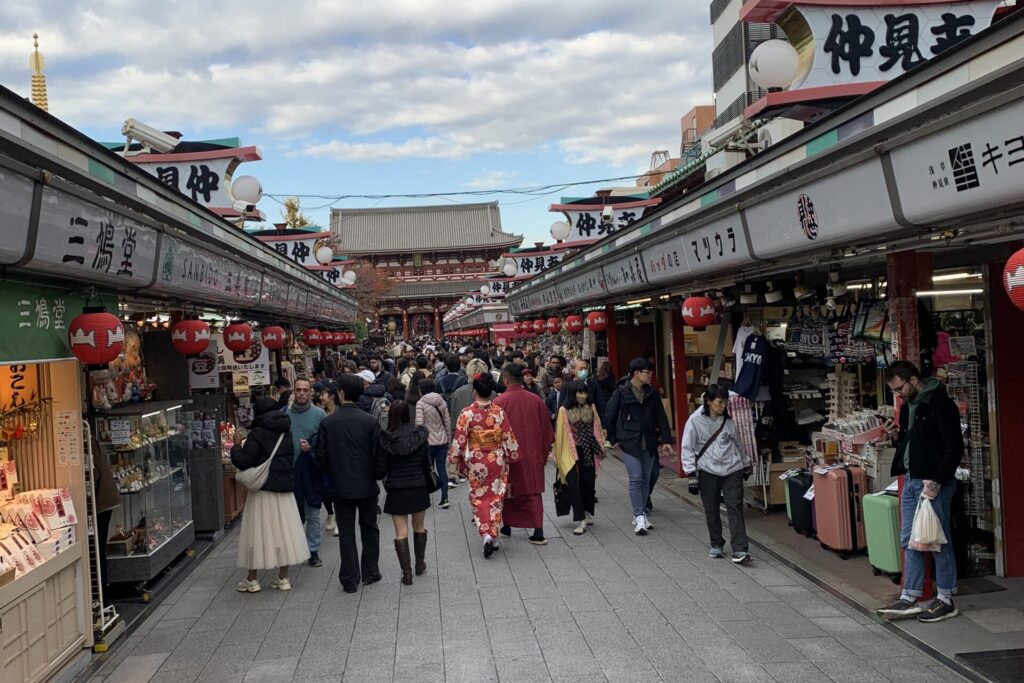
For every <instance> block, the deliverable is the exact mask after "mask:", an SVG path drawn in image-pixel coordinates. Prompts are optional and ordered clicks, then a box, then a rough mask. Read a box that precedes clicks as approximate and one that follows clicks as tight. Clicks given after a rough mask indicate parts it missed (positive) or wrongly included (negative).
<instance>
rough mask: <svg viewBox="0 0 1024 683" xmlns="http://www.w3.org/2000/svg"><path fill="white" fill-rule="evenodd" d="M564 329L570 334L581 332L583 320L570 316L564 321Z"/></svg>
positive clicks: (576, 316)
mask: <svg viewBox="0 0 1024 683" xmlns="http://www.w3.org/2000/svg"><path fill="white" fill-rule="evenodd" d="M565 329H567V330H568V331H569V332H571V333H572V334H576V333H577V332H582V331H583V318H581V317H580V316H578V315H570V316H569V317H568V318H566V319H565Z"/></svg>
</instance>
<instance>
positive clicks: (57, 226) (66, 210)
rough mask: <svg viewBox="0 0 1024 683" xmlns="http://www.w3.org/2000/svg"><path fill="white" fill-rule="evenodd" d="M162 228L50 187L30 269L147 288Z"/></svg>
mask: <svg viewBox="0 0 1024 683" xmlns="http://www.w3.org/2000/svg"><path fill="white" fill-rule="evenodd" d="M156 244H157V231H156V229H154V228H152V227H150V226H149V225H147V224H145V223H143V222H141V221H138V220H136V219H134V218H132V217H131V216H128V215H125V214H122V213H120V212H117V211H114V210H112V209H110V208H107V207H105V206H101V205H99V204H94V203H92V202H87V201H85V200H83V199H81V198H80V197H78V196H76V195H73V194H70V193H67V192H63V191H61V190H58V189H56V188H54V187H50V186H47V187H46V188H44V190H43V201H42V207H41V208H40V212H39V239H37V240H36V248H35V253H34V254H33V255H32V259H31V260H30V261H29V262H28V263H27V264H25V268H26V269H27V270H34V271H41V272H45V273H49V274H52V275H55V276H57V277H60V278H62V279H68V280H77V281H79V282H85V283H88V282H104V283H109V284H116V285H119V286H124V287H129V288H130V287H132V286H135V287H141V286H145V285H148V284H149V283H150V281H151V280H152V279H153V268H154V264H155V261H156Z"/></svg>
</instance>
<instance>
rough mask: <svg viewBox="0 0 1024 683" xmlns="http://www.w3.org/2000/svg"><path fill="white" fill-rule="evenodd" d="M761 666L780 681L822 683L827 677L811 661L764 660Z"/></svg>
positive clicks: (788, 682)
mask: <svg viewBox="0 0 1024 683" xmlns="http://www.w3.org/2000/svg"><path fill="white" fill-rule="evenodd" d="M761 666H762V667H764V670H765V671H767V672H768V673H769V674H771V676H772V678H774V679H775V680H776V681H778V682H779V683H820V681H822V680H823V679H824V678H825V676H824V674H823V673H822V671H821V669H819V668H818V667H816V666H814V664H812V663H810V662H762V663H761Z"/></svg>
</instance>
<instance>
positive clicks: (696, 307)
mask: <svg viewBox="0 0 1024 683" xmlns="http://www.w3.org/2000/svg"><path fill="white" fill-rule="evenodd" d="M683 322H684V323H686V324H687V325H689V326H690V327H692V328H693V329H695V330H703V329H704V328H705V327H707V326H708V325H713V324H714V323H715V302H714V301H712V300H711V299H709V298H708V297H706V296H691V297H690V298H689V299H687V300H686V301H684V302H683Z"/></svg>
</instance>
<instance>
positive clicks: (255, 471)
mask: <svg viewBox="0 0 1024 683" xmlns="http://www.w3.org/2000/svg"><path fill="white" fill-rule="evenodd" d="M283 440H284V432H281V435H280V436H279V437H277V443H276V444H274V450H272V451H270V457H269V458H267V459H266V460H264V461H263V462H262V463H261V464H259V465H257V466H256V467H250V468H249V469H247V470H239V471H238V473H237V474H235V481H237V482H238V483H240V484H241V485H242V486H244V487H245V488H247V489H249V490H250V491H259V490H260V489H262V488H263V487H264V486H265V485H266V483H267V478H268V477H269V476H270V463H271V462H273V460H274V456H275V455H277V449H278V448H280V447H281V441H283Z"/></svg>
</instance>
